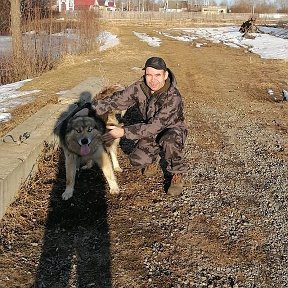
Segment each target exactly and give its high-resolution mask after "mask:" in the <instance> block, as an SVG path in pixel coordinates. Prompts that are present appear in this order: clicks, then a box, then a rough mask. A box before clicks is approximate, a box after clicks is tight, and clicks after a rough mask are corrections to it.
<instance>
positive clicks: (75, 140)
mask: <svg viewBox="0 0 288 288" xmlns="http://www.w3.org/2000/svg"><path fill="white" fill-rule="evenodd" d="M104 131H105V124H104V123H103V122H102V121H101V119H98V118H94V117H89V116H74V117H72V118H70V119H69V121H68V123H67V128H66V133H65V144H66V146H67V148H68V149H69V150H70V151H72V152H74V153H76V154H78V155H80V156H87V155H90V154H93V153H94V152H95V150H96V149H97V148H98V147H99V145H102V139H101V137H102V135H103V133H104Z"/></svg>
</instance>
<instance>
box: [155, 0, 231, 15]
mask: <svg viewBox="0 0 288 288" xmlns="http://www.w3.org/2000/svg"><path fill="white" fill-rule="evenodd" d="M159 11H161V12H186V11H190V12H202V13H205V14H221V13H227V11H228V9H227V6H212V5H211V6H210V2H209V0H165V1H164V6H163V7H162V8H160V9H159Z"/></svg>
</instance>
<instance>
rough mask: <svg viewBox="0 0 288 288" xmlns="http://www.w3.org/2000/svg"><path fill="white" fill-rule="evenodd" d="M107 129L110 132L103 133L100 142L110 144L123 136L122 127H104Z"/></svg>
mask: <svg viewBox="0 0 288 288" xmlns="http://www.w3.org/2000/svg"><path fill="white" fill-rule="evenodd" d="M106 128H107V129H109V130H110V131H109V132H107V133H105V134H104V135H103V136H102V140H103V141H104V142H105V143H111V142H113V140H115V139H117V138H121V137H123V136H124V128H123V127H117V126H106Z"/></svg>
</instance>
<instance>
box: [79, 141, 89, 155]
mask: <svg viewBox="0 0 288 288" xmlns="http://www.w3.org/2000/svg"><path fill="white" fill-rule="evenodd" d="M89 153H90V147H89V145H88V144H85V145H81V148H80V154H81V156H86V155H88V154H89Z"/></svg>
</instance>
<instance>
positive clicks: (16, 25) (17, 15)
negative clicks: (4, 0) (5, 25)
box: [10, 0, 22, 59]
mask: <svg viewBox="0 0 288 288" xmlns="http://www.w3.org/2000/svg"><path fill="white" fill-rule="evenodd" d="M10 4H11V10H10V15H11V34H12V48H13V56H14V57H15V59H20V58H21V55H22V33H21V12H20V0H10Z"/></svg>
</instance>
